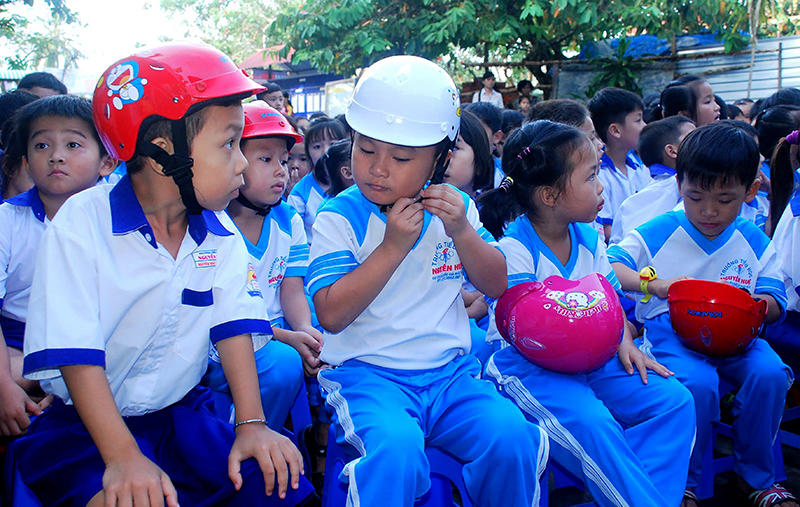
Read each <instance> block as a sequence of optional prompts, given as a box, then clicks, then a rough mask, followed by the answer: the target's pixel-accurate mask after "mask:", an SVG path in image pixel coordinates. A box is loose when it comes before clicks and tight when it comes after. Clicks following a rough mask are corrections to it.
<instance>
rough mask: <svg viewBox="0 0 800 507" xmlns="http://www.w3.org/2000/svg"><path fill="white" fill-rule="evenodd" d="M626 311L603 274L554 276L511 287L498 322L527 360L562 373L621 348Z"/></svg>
mask: <svg viewBox="0 0 800 507" xmlns="http://www.w3.org/2000/svg"><path fill="white" fill-rule="evenodd" d="M624 318H625V317H624V313H623V311H622V306H621V305H620V302H619V298H618V297H617V294H616V292H615V291H614V288H613V287H612V286H611V284H610V283H609V282H608V280H606V279H605V277H603V276H602V275H600V274H598V273H592V274H591V275H588V276H585V277H583V278H581V279H580V280H566V279H564V278H562V277H560V276H551V277H549V278H547V279H546V280H545V281H544V282H541V283H540V282H530V283H523V284H519V285H515V286H514V287H512V288H510V289H508V290H507V291H506V292H505V294H503V295H502V296H501V297H500V299H499V300H498V302H497V307H496V310H495V322H496V324H497V329H498V330H499V331H500V334H501V335H502V336H503V338H505V340H506V341H507V342H508V343H510V344H511V345H513V346H514V348H516V349H517V351H518V352H519V353H520V354H521V355H522V356H523V357H525V358H526V359H528V360H529V361H531V362H532V363H534V364H536V365H537V366H541V367H542V368H547V369H548V370H553V371H556V372H559V373H586V372H590V371H593V370H596V369H598V368H600V367H601V366H603V365H605V364H606V363H607V362H608V361H609V360H610V359H611V358H612V357H614V355H615V354H616V353H617V349H618V348H619V345H620V342H621V341H622V333H623V329H624V328H623V326H624Z"/></svg>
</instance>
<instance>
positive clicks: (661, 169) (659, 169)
mask: <svg viewBox="0 0 800 507" xmlns="http://www.w3.org/2000/svg"><path fill="white" fill-rule="evenodd" d="M660 174H666V175H667V176H675V175H676V174H677V171H675V169H673V168H671V167H669V166H666V165H664V164H653V165H651V166H650V176H653V177H655V176H658V175H660Z"/></svg>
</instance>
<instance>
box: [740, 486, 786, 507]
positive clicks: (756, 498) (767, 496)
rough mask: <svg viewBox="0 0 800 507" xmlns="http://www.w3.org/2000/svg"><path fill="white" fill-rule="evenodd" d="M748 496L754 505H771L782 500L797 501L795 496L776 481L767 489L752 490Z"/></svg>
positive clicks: (764, 506)
mask: <svg viewBox="0 0 800 507" xmlns="http://www.w3.org/2000/svg"><path fill="white" fill-rule="evenodd" d="M748 498H750V501H751V502H753V505H755V507H772V506H773V505H779V504H782V503H783V502H789V501H793V502H797V498H795V496H794V495H792V494H791V493H789V492H788V491H787V490H786V488H784V487H783V486H781V485H780V484H778V483H777V482H776V483H775V484H773V485H772V487H771V488H769V489H757V490H756V491H753V492H752V493H750V495H749V497H748Z"/></svg>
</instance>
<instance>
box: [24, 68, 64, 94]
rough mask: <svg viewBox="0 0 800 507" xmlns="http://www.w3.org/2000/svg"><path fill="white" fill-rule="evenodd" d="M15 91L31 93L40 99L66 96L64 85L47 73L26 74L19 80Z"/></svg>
mask: <svg viewBox="0 0 800 507" xmlns="http://www.w3.org/2000/svg"><path fill="white" fill-rule="evenodd" d="M17 90H21V91H24V92H28V93H32V94H34V95H36V96H37V97H40V98H43V97H50V96H52V95H66V94H67V87H66V86H65V85H64V83H62V82H61V81H59V80H58V78H57V77H55V76H54V75H52V74H50V73H49V72H31V73H30V74H26V75H25V76H24V77H23V78H22V79H20V80H19V83H18V84H17Z"/></svg>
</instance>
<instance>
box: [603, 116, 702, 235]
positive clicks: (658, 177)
mask: <svg viewBox="0 0 800 507" xmlns="http://www.w3.org/2000/svg"><path fill="white" fill-rule="evenodd" d="M694 129H695V126H694V123H693V122H692V120H690V119H689V118H687V117H685V116H681V115H678V116H670V117H669V118H665V119H663V120H657V121H654V122H653V123H650V124H648V125H647V126H646V127H645V128H643V129H642V134H641V136H640V138H639V154H640V155H641V157H642V162H644V163H645V164H646V165H647V166H648V167H649V168H650V176H652V178H653V180H654V182H653V183H652V184H651V185H648V186H647V188H645V189H643V190H642V191H640V192H638V193H636V194H633V195H632V196H630V197H628V198H627V199H625V200H624V201H622V204H621V205H620V207H619V210H618V211H617V214H616V216H615V217H614V223H613V224H612V225H611V237H610V239H609V242H610V243H611V244H612V245H613V244H615V243H619V242H620V241H622V238H623V237H624V236H625V234H627V233H628V232H630V231H632V230H633V229H635V228H636V227H638V226H640V225H642V224H643V223H645V222H647V221H648V220H650V219H651V218H654V217H656V216H658V215H660V214H661V213H666V212H667V211H669V210H671V209H672V208H674V207H675V206H676V205H677V204H678V202H679V201H680V196H679V195H678V188H677V182H676V181H675V162H676V161H677V159H678V147H679V146H680V144H681V142H682V141H683V139H684V138H685V137H686V136H687V135H688V134H689V132H691V131H692V130H694Z"/></svg>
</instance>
